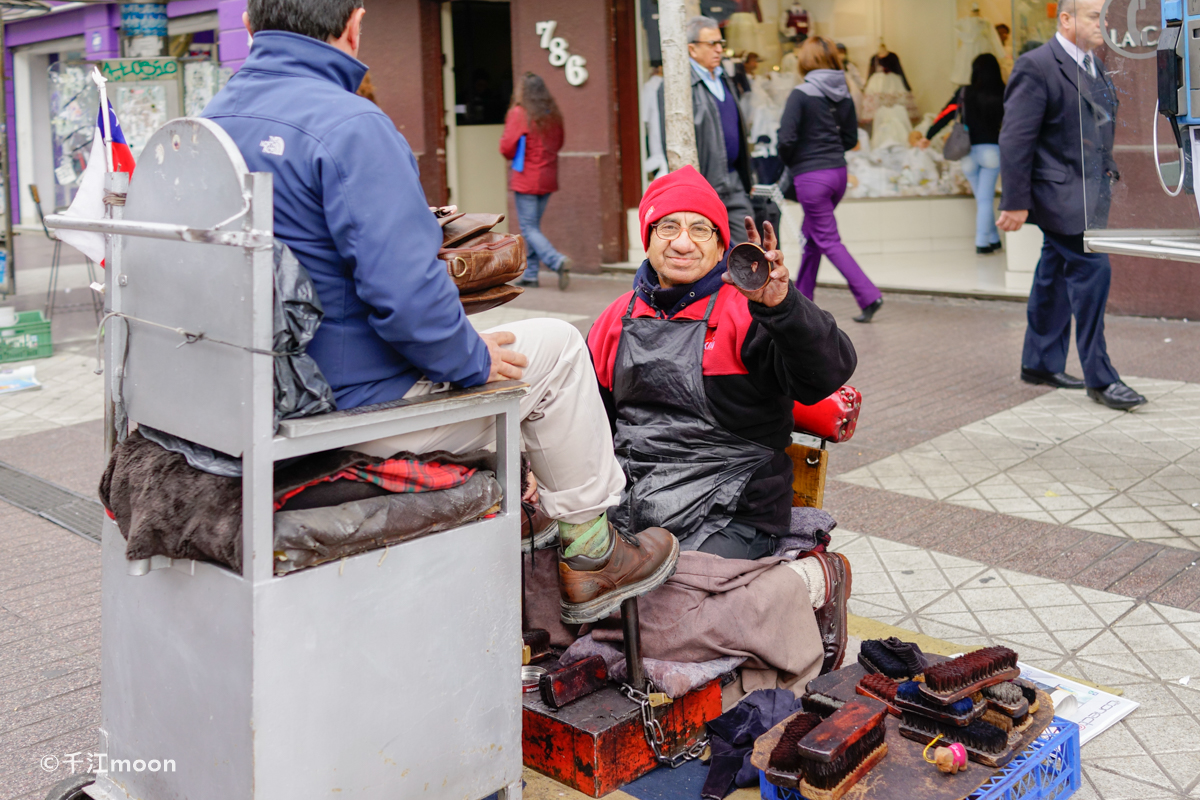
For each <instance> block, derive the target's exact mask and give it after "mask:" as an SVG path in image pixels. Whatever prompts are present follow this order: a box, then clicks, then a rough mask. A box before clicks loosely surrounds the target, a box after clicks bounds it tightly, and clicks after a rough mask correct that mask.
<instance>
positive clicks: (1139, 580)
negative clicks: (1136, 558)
mask: <svg viewBox="0 0 1200 800" xmlns="http://www.w3.org/2000/svg"><path fill="white" fill-rule="evenodd" d="M1195 564H1196V554H1195V553H1193V552H1189V551H1181V550H1177V549H1175V548H1162V549H1161V550H1159V551H1158V552H1157V553H1155V554H1154V555H1153V556H1151V557H1150V558H1149V559H1147V560H1146V561H1143V562H1142V563H1141V564H1140V565H1139V566H1138V567H1137V568H1136V569H1134V570H1133V571H1132V572H1130V573H1129V574H1128V575H1126V576H1125V577H1124V578H1121V579H1120V580H1118V581H1117V582H1116V583H1114V584H1112V586H1110V587H1109V588H1110V590H1111V591H1113V592H1116V593H1117V594H1123V595H1126V596H1128V597H1147V596H1149V595H1150V594H1152V593H1153V592H1154V591H1155V590H1156V589H1158V588H1159V587H1160V586H1162V585H1163V584H1165V583H1167V582H1168V581H1171V580H1172V579H1173V578H1175V577H1176V576H1178V575H1179V574H1180V573H1182V572H1183V571H1184V570H1186V569H1189V568H1190V567H1193V566H1195Z"/></svg>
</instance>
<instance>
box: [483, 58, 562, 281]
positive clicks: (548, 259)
mask: <svg viewBox="0 0 1200 800" xmlns="http://www.w3.org/2000/svg"><path fill="white" fill-rule="evenodd" d="M522 138H524V140H525V144H524V155H523V163H522V158H519V157H518V155H519V153H518V151H519V150H520V148H521V140H522ZM562 146H563V119H562V113H561V112H560V111H559V110H558V105H557V104H556V103H555V102H554V98H553V97H551V96H550V90H549V89H547V88H546V83H545V81H543V80H542V79H541V78H539V77H538V76H537V75H534V74H533V73H532V72H526V73H525V76H524V77H523V78H522V79H521V81H520V82H519V83H518V84H517V87H516V91H514V92H513V102H512V107H511V108H509V109H508V116H506V117H505V118H504V135H503V136H501V137H500V153H501V155H503V156H504V157H505V158H507V159H509V160H510V161H513V160H514V159H515V162H516V163H514V165H513V166H514V168H513V169H512V170H510V173H509V174H510V180H509V186H510V187H511V188H512V190H513V193H514V194H515V195H516V206H517V222H518V223H519V224H520V226H521V235H523V236H524V237H525V243H526V245H527V250H528V258H529V265H528V267H526V269H525V274H524V275H522V276H521V279H520V280H518V281H516V285H517V286H537V284H538V265H539V264H541V265H543V266H545V267H546V268H547V269H549V270H551V271H553V272H557V273H558V288H559V289H566V288H567V284H568V283H570V281H571V259H569V258H567V257H566V256H564V255H563V254H562V253H560V252H558V251H557V250H555V249H554V245H552V244H551V243H550V240H549V239H547V238H546V235H545V234H544V233H542V229H541V225H542V214H544V213H545V212H546V203H547V202H549V200H550V194H551V193H552V192H556V191H558V151H559V150H561V149H562ZM518 167H519V169H517V168H518Z"/></svg>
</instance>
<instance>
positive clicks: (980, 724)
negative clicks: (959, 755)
mask: <svg viewBox="0 0 1200 800" xmlns="http://www.w3.org/2000/svg"><path fill="white" fill-rule="evenodd" d="M900 735H901V736H903V737H904V738H906V739H911V740H913V741H914V742H919V743H920V744H930V743H932V742H933V741H935V740H936V741H937V742H938V743H939V744H946V745H950V744H954V743H958V744H961V745H962V746H963V747H964V748H966V751H967V757H968V758H970V759H971V760H972V761H975V762H977V763H979V764H983V765H984V766H987V767H1002V766H1004V765H1005V764H1007V763H1008V762H1009V761H1010V760H1011V759H1012V756H1013V751H1014V748H1013V746H1012V745H1010V744H1009V735H1008V733H1006V732H1005V731H1003V730H1001V729H1000V728H997V727H996V726H995V725H990V724H988V723H986V722H984V721H983V720H978V719H977V720H975V721H974V722H972V723H971V724H970V725H963V726H959V725H948V724H946V723H944V722H939V721H938V720H936V719H931V718H930V717H926V716H923V715H921V714H917V713H914V712H912V711H905V712H904V714H903V715H901V717H900Z"/></svg>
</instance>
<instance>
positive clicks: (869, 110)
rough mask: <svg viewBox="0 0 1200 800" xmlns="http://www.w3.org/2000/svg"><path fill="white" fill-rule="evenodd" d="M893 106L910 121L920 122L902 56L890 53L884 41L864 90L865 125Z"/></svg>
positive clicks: (872, 60) (875, 57) (881, 43)
mask: <svg viewBox="0 0 1200 800" xmlns="http://www.w3.org/2000/svg"><path fill="white" fill-rule="evenodd" d="M892 106H902V107H903V108H904V109H905V111H906V113H907V115H908V117H909V118H910V119H913V120H916V119H920V116H921V115H920V113H919V112H918V110H917V101H916V98H914V97H913V93H912V87H911V86H909V84H908V79H907V78H906V77H905V76H904V68H903V67H902V66H900V56H898V55H896V54H895V53H893V52H891V51H890V50H888V49H887V45H886V44H884V42H883V41H882V40H880V42H879V50H878V52H876V53H875V55H873V56H871V69H870V71H869V72H868V77H867V85H866V88H865V89H864V90H863V113H862V117H861V118H862V120H863V121H864V122H870V121H871V120H873V119H875V114H876V112H877V111H878V110H879V109H881V108H890V107H892Z"/></svg>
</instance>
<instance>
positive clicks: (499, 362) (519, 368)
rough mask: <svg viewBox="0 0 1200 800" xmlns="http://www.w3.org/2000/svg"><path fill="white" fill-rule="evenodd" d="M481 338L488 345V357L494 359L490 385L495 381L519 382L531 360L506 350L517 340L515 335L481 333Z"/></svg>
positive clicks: (489, 376) (489, 380)
mask: <svg viewBox="0 0 1200 800" xmlns="http://www.w3.org/2000/svg"><path fill="white" fill-rule="evenodd" d="M479 338H480V339H483V341H484V343H485V344H486V345H487V349H488V355H489V356H491V357H492V371H491V373H489V374H488V379H487V382H488V383H492V382H494V381H518V380H520V379H521V376H522V375H523V374H525V373H524V370H523V368H524V367H527V366H529V359H528V358H526V357H525V356H524V355H522V354H521V353H518V352H517V351H516V350H506V349H505V348H504V345H506V344H512V343H513V342H515V341H516V340H517V337H516V335H515V334H513V333H510V332H509V331H496V332H495V333H481V334H479Z"/></svg>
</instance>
